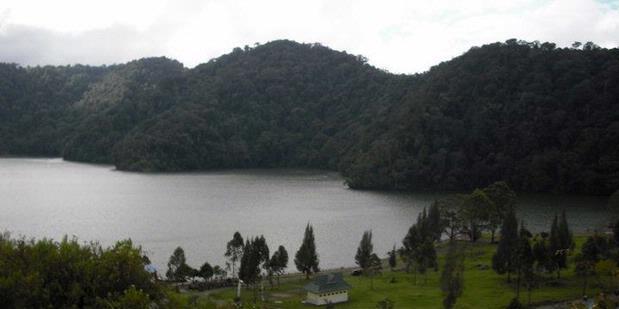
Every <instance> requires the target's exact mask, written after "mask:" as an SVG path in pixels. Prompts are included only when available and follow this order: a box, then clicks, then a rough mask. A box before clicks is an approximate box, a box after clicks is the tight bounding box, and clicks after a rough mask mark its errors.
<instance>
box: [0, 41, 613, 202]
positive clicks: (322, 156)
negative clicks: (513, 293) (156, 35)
mask: <svg viewBox="0 0 619 309" xmlns="http://www.w3.org/2000/svg"><path fill="white" fill-rule="evenodd" d="M414 54H415V53H414V51H411V57H414ZM0 154H4V155H48V156H49V155H62V156H63V157H64V158H65V159H68V160H76V161H84V162H100V163H113V164H114V165H115V166H116V167H117V168H118V169H122V170H131V171H181V170H201V169H211V168H249V167H312V168H325V169H332V170H338V171H340V172H341V173H342V175H343V176H344V177H345V178H346V180H347V183H348V184H349V186H351V187H353V188H369V189H400V190H419V189H443V190H445V189H447V190H453V189H457V190H468V189H471V188H474V187H482V186H485V185H488V184H489V183H492V182H493V181H496V180H502V179H504V180H507V181H508V182H509V183H510V184H511V185H512V186H513V187H514V188H516V189H518V190H524V191H545V192H548V191H556V192H570V193H586V194H610V193H612V192H613V191H615V190H616V189H617V188H619V50H618V49H602V48H599V47H597V46H596V45H595V44H592V43H588V44H585V45H584V46H582V47H578V48H576V47H573V48H556V47H555V45H554V44H552V43H542V44H540V43H537V42H532V43H531V42H523V41H517V40H508V41H506V42H505V43H494V44H489V45H484V46H482V47H473V48H471V50H469V51H468V52H466V53H465V54H463V55H461V56H459V57H457V58H454V59H452V60H450V61H447V62H443V63H441V64H439V65H437V66H435V67H432V68H431V69H430V70H429V71H428V72H425V73H423V74H417V75H395V74H391V73H388V72H385V71H383V70H380V69H377V68H375V67H372V66H370V65H368V64H367V63H366V59H365V58H363V57H362V56H355V55H351V54H348V53H345V52H339V51H334V50H332V49H329V48H327V47H324V46H322V45H320V44H300V43H296V42H293V41H274V42H270V43H267V44H264V45H257V46H255V47H253V48H249V47H245V48H244V49H241V48H236V49H234V50H233V51H232V52H231V53H229V54H226V55H223V56H221V57H219V58H216V59H212V60H210V61H209V62H208V63H204V64H201V65H199V66H197V67H195V68H193V69H187V68H184V67H183V66H182V64H180V63H179V62H177V61H174V60H170V59H166V58H147V59H140V60H136V61H132V62H129V63H127V64H121V65H114V66H107V67H89V66H66V67H50V66H46V67H34V68H30V67H28V68H24V67H20V66H17V65H13V64H1V65H0Z"/></svg>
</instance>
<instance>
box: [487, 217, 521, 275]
mask: <svg viewBox="0 0 619 309" xmlns="http://www.w3.org/2000/svg"><path fill="white" fill-rule="evenodd" d="M518 239H519V237H518V219H517V218H516V212H515V211H514V210H513V209H511V210H508V211H507V214H506V215H505V218H504V219H503V224H502V225H501V238H500V240H499V244H498V246H497V250H496V253H495V254H494V255H493V256H492V268H493V269H494V271H496V272H497V273H498V274H505V273H507V282H510V281H511V273H512V272H513V271H514V270H515V260H516V258H517V248H518Z"/></svg>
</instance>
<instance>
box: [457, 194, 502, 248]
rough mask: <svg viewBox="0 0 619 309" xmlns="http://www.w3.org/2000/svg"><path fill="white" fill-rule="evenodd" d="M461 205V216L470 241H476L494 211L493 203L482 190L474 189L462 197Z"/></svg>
mask: <svg viewBox="0 0 619 309" xmlns="http://www.w3.org/2000/svg"><path fill="white" fill-rule="evenodd" d="M462 206H463V211H462V216H463V218H464V221H465V222H466V225H467V229H468V234H469V238H470V240H471V241H472V242H476V241H477V240H478V239H479V238H480V237H481V232H482V230H483V229H484V228H485V227H486V226H487V225H488V222H489V221H490V217H491V215H492V214H493V213H494V212H495V206H494V203H493V202H492V200H490V199H489V198H488V196H487V195H486V193H484V191H482V190H479V189H475V190H474V191H473V192H472V193H471V194H469V195H467V196H466V197H465V198H464V201H463V205H462Z"/></svg>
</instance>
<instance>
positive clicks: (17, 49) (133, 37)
mask: <svg viewBox="0 0 619 309" xmlns="http://www.w3.org/2000/svg"><path fill="white" fill-rule="evenodd" d="M6 1H9V2H10V1H14V2H13V4H12V6H9V7H8V8H5V9H3V8H2V7H0V61H3V62H16V63H20V64H23V65H43V64H54V65H58V64H74V63H84V64H95V65H99V64H113V63H121V62H126V61H129V60H133V59H137V58H141V57H149V56H161V55H163V56H168V57H171V58H175V59H177V60H179V61H181V62H183V63H185V65H187V66H190V67H191V66H194V65H196V64H199V63H202V62H205V61H208V60H209V59H210V58H213V57H217V56H220V55H221V54H223V53H226V52H229V51H230V50H232V48H234V47H237V46H243V45H246V44H247V45H252V44H253V43H254V42H261V43H264V42H267V41H271V40H275V39H293V40H297V41H301V42H320V43H323V44H325V45H327V46H330V47H332V48H335V49H338V50H346V51H348V52H350V53H354V54H362V55H364V56H366V57H368V58H369V60H370V63H371V64H373V65H375V66H377V67H380V68H385V69H387V70H390V71H392V72H398V73H400V72H402V73H413V72H420V71H424V70H427V69H428V68H429V67H430V66H432V65H435V64H437V63H439V62H441V61H444V60H449V59H451V58H453V57H455V56H458V55H459V54H461V53H463V52H465V51H466V50H468V49H469V48H470V47H471V46H475V45H481V44H485V43H491V42H496V41H504V40H506V39H509V38H519V39H525V40H540V41H551V42H556V43H558V44H559V46H568V45H570V44H571V43H572V42H573V41H589V40H591V41H594V42H596V43H598V44H600V45H602V46H604V47H615V46H617V45H618V44H619V11H618V10H617V6H616V5H609V4H606V3H602V2H599V1H596V0H550V1H544V2H539V1H535V0H512V1H490V2H489V1H484V0H470V1H465V2H451V1H450V2H428V1H425V0H424V1H421V0H419V1H417V0H389V1H385V2H380V3H379V2H378V1H371V0H356V1H350V0H346V1H344V0H311V1H310V0H299V1H284V0H262V1H252V0H230V1H228V0H225V1H224V0H209V1H201V0H191V1H183V2H182V3H180V4H179V2H177V1H170V0H152V1H143V2H139V1H136V2H133V1H132V2H131V3H130V4H127V6H125V5H123V2H122V1H120V0H118V1H116V0H109V2H110V4H109V5H108V2H92V6H95V8H90V6H91V5H90V2H89V5H85V4H84V3H83V2H79V1H78V2H74V3H70V2H68V0H58V1H54V2H53V4H50V3H46V4H45V5H46V7H45V8H44V9H40V3H39V4H35V5H33V4H32V3H28V1H26V0H21V1H17V0H6ZM24 3H25V4H24ZM77 4H79V5H80V7H79V8H76V6H77ZM611 4H612V3H611ZM120 8H122V9H120ZM41 10H51V11H52V12H49V13H48V12H43V11H41ZM119 10H120V11H119ZM100 11H101V12H100Z"/></svg>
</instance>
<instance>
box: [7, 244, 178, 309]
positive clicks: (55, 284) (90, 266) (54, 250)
mask: <svg viewBox="0 0 619 309" xmlns="http://www.w3.org/2000/svg"><path fill="white" fill-rule="evenodd" d="M147 261H148V259H147V258H144V252H143V251H142V249H141V248H140V247H137V246H135V245H134V244H133V243H132V242H131V240H123V241H119V242H117V243H116V244H115V245H113V246H111V247H108V248H103V247H101V246H100V245H98V244H95V243H91V244H80V243H79V242H78V240H77V239H68V238H67V237H65V238H63V239H62V240H61V241H60V242H56V241H53V240H49V239H42V240H36V241H35V240H27V239H14V238H11V237H10V236H9V235H8V234H3V235H0V265H1V267H0V307H2V308H72V307H80V308H104V307H105V308H110V307H113V308H121V307H122V308H138V307H139V308H146V307H148V306H151V305H152V304H155V303H158V306H159V308H167V305H166V303H165V302H163V301H162V300H163V299H164V297H165V294H164V292H163V291H162V290H161V288H160V287H159V286H158V285H157V284H156V283H155V282H154V280H153V278H152V276H151V274H149V273H148V272H147V271H146V270H145V266H146V264H147V263H148V262H147ZM136 303H137V304H139V305H140V306H135V307H128V305H130V304H136Z"/></svg>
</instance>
